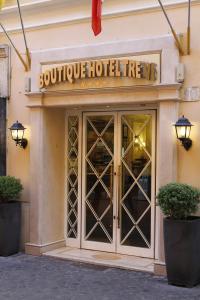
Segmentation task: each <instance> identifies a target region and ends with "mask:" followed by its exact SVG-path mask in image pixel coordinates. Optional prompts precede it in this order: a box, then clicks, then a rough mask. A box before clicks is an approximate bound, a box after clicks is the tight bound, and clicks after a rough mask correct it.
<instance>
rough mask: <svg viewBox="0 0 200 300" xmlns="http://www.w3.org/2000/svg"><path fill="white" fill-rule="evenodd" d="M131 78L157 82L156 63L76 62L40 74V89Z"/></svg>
mask: <svg viewBox="0 0 200 300" xmlns="http://www.w3.org/2000/svg"><path fill="white" fill-rule="evenodd" d="M113 77H114V78H122V77H123V78H129V79H140V80H141V79H143V80H146V81H149V82H152V83H153V82H155V81H156V80H157V78H158V70H157V64H156V63H152V62H151V63H149V62H144V61H138V60H133V59H127V58H122V59H107V60H105V59H104V60H93V61H84V62H75V63H69V64H63V65H58V66H54V67H51V68H48V69H46V70H44V71H43V72H42V73H41V74H40V78H39V82H40V88H45V87H49V86H52V85H55V84H58V83H65V82H69V83H71V84H72V83H75V82H76V81H77V80H79V79H81V80H82V79H86V78H90V79H92V78H113Z"/></svg>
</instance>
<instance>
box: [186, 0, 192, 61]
mask: <svg viewBox="0 0 200 300" xmlns="http://www.w3.org/2000/svg"><path fill="white" fill-rule="evenodd" d="M190 23H191V0H189V1H188V27H187V54H188V55H189V54H190V40H191V27H190Z"/></svg>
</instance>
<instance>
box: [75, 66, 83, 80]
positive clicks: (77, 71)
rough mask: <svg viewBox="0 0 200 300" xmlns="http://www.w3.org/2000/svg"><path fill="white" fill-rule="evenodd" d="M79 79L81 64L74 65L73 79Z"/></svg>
mask: <svg viewBox="0 0 200 300" xmlns="http://www.w3.org/2000/svg"><path fill="white" fill-rule="evenodd" d="M80 77H81V64H80V63H76V64H74V78H75V79H79V78H80Z"/></svg>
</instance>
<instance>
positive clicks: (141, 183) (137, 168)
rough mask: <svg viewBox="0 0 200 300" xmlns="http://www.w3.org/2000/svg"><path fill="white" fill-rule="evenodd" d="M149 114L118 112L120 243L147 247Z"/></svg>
mask: <svg viewBox="0 0 200 300" xmlns="http://www.w3.org/2000/svg"><path fill="white" fill-rule="evenodd" d="M151 122H152V117H151V116H149V115H137V116H134V115H132V116H129V115H127V116H122V126H123V131H124V133H125V135H124V136H122V154H121V165H122V174H121V180H122V182H121V184H122V190H121V195H120V205H121V245H125V246H135V247H142V248H151V230H150V229H151V165H152V154H151V144H152V137H151V128H152V125H151Z"/></svg>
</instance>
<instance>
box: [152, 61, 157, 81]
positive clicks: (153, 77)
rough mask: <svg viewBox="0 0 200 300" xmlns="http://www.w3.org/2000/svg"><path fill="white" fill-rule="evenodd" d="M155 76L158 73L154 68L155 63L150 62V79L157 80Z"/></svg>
mask: <svg viewBox="0 0 200 300" xmlns="http://www.w3.org/2000/svg"><path fill="white" fill-rule="evenodd" d="M157 77H158V73H157V69H156V64H154V63H152V64H151V76H150V78H151V80H152V81H155V80H157Z"/></svg>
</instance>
